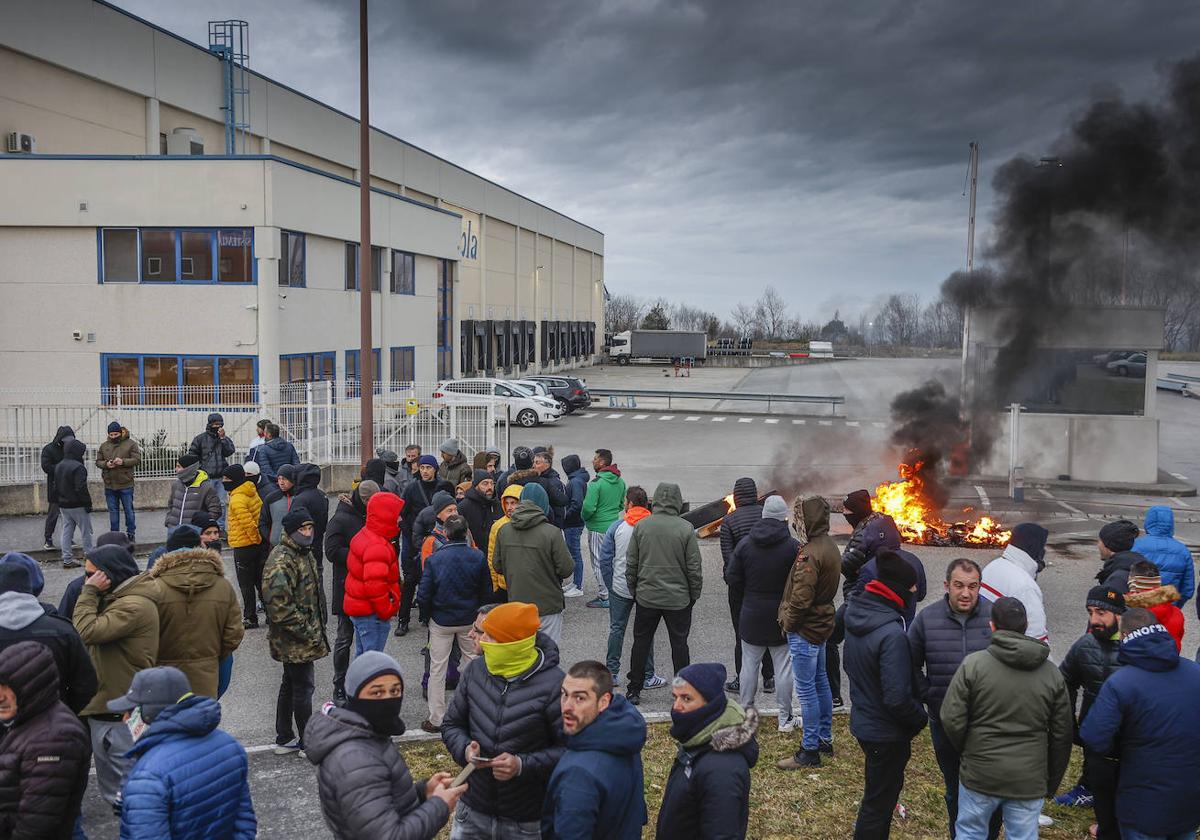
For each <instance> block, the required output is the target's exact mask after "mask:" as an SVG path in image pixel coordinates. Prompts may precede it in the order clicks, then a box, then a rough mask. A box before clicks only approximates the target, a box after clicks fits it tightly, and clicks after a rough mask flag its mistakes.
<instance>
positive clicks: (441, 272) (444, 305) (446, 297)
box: [437, 260, 454, 379]
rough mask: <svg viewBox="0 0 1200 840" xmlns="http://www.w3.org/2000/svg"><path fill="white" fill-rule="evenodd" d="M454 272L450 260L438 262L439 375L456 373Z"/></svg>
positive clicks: (443, 376) (446, 375) (445, 375)
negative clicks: (453, 331)
mask: <svg viewBox="0 0 1200 840" xmlns="http://www.w3.org/2000/svg"><path fill="white" fill-rule="evenodd" d="M453 329H454V273H453V267H452V263H451V261H450V260H439V262H438V287H437V350H438V377H439V378H441V379H444V378H446V377H449V376H453V375H454V335H453V333H452V332H451V331H452V330H453Z"/></svg>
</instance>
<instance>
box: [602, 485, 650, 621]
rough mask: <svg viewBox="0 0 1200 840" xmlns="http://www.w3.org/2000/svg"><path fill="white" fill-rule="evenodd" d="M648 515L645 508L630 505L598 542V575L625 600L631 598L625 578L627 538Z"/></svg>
mask: <svg viewBox="0 0 1200 840" xmlns="http://www.w3.org/2000/svg"><path fill="white" fill-rule="evenodd" d="M649 515H650V511H649V509H647V508H644V507H631V508H630V509H629V510H627V511H625V515H624V516H622V517H621V518H620V519H618V520H617V521H616V522H614V523H613V524H612V525H610V526H609V528H608V530H607V531H605V533H604V540H603V542H602V543H601V544H600V576H601V577H602V578H604V585H605V586H607V587H608V588H609V591H611V592H615V593H617V595H619V596H620V597H622V598H624V599H626V600H633V596H632V595H630V594H629V582H628V581H627V580H626V579H625V569H626V568H627V560H626V553H627V552H628V551H629V540H630V538H631V537H632V536H633V529H634V528H636V527H637V524H638V523H639V522H641V521H642V520H643V519H645V518H646V517H647V516H649Z"/></svg>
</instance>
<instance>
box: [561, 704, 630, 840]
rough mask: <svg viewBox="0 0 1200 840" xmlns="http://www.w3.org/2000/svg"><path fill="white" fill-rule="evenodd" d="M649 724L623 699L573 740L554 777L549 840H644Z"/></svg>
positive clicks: (610, 705)
mask: <svg viewBox="0 0 1200 840" xmlns="http://www.w3.org/2000/svg"><path fill="white" fill-rule="evenodd" d="M645 743H646V721H645V719H644V718H643V717H642V716H641V715H640V714H639V713H638V711H637V709H636V708H635V707H634V706H633V705H631V704H630V703H629V701H627V700H626V699H625V697H624V696H623V695H619V694H618V695H615V696H614V697H613V698H612V702H611V703H610V704H609V706H608V708H607V709H605V710H604V711H603V712H601V713H600V714H599V716H598V717H597V718H596V719H595V720H594V721H592V722H591V723H590V724H588V725H587V726H586V727H584V729H583V730H582V731H580V732H578V733H576V734H575V735H568V736H567V750H566V752H565V753H563V757H562V758H561V759H560V760H559V762H558V764H557V765H556V766H555V767H554V772H553V773H552V774H551V775H550V787H549V789H548V790H547V791H546V802H545V804H544V805H543V806H542V837H543V838H545V840H558V838H562V840H567V839H568V838H571V840H578V839H579V838H591V839H592V840H640V838H641V836H642V826H644V825H645V824H646V816H647V815H646V796H645V793H644V790H643V785H644V782H643V778H642V746H643V745H644V744H645Z"/></svg>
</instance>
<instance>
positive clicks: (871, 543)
mask: <svg viewBox="0 0 1200 840" xmlns="http://www.w3.org/2000/svg"><path fill="white" fill-rule="evenodd" d="M899 547H900V529H899V528H897V527H896V522H895V520H893V519H892V517H890V516H888V515H887V514H886V513H879V512H878V511H871V513H869V514H867V516H866V518H865V519H863V520H862V521H861V522H859V523H858V524H857V525H855V526H854V530H853V531H851V533H850V541H849V542H847V543H846V550H845V551H843V552H842V576H843V577H845V578H846V582H845V583H844V584H843V585H842V594H843V595H844V596H849V595H850V594H851V593H852V592H853V590H854V584H855V582H856V581H857V580H858V571H859V569H861V568H862V567H863V566H865V565H867V561H868V560H870V559H871V558H873V557H874V556H875V555H876V554H878V553H879V552H880V551H882V550H883V549H885V548H891V549H897V548H899Z"/></svg>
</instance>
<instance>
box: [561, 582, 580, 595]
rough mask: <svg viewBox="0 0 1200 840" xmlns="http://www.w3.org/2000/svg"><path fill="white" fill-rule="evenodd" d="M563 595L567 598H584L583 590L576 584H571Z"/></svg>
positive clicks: (564, 590)
mask: <svg viewBox="0 0 1200 840" xmlns="http://www.w3.org/2000/svg"><path fill="white" fill-rule="evenodd" d="M563 595H564V596H565V597H567V598H582V597H583V590H582V589H580V588H579V587H578V586H576V585H575V584H571V585H570V586H569V587H567V588H565V589H563Z"/></svg>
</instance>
